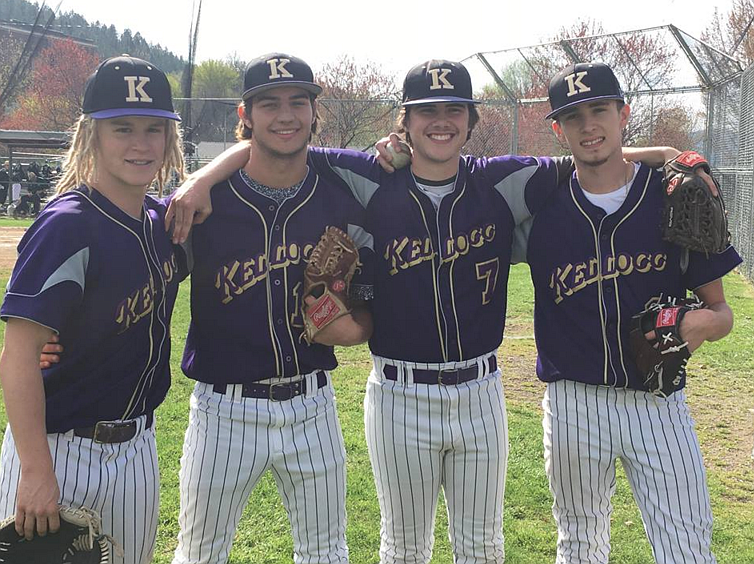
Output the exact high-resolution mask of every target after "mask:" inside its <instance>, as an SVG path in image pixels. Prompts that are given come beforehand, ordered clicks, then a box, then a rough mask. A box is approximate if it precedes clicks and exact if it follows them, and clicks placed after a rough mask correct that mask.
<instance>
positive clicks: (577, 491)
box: [542, 380, 716, 564]
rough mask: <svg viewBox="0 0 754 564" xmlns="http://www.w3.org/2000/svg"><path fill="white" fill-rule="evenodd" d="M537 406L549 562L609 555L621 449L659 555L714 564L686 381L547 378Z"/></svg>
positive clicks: (660, 563) (595, 561)
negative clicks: (552, 537)
mask: <svg viewBox="0 0 754 564" xmlns="http://www.w3.org/2000/svg"><path fill="white" fill-rule="evenodd" d="M542 407H543V408H544V419H543V427H544V447H545V469H546V471H547V476H548V478H549V480H550V491H551V492H552V495H553V498H554V503H553V510H552V511H553V515H554V516H555V520H556V522H557V524H558V548H557V559H556V561H555V562H556V564H587V563H588V564H607V562H608V558H609V554H610V515H611V513H612V503H611V501H610V500H611V497H612V495H613V493H614V492H615V461H616V459H618V458H620V459H621V461H622V462H623V468H624V469H625V472H626V476H627V478H628V481H629V484H630V486H631V490H632V491H633V494H634V499H636V502H637V504H638V505H639V509H640V511H641V516H642V520H643V522H644V529H645V531H646V533H647V537H648V538H649V542H650V544H651V545H652V552H653V554H654V558H655V561H656V562H657V564H691V563H694V564H715V562H716V560H715V557H714V556H713V554H712V552H711V550H710V541H711V537H712V511H711V509H710V498H709V492H708V490H707V479H706V473H705V470H704V463H703V461H702V454H701V451H700V449H699V440H698V438H697V436H696V432H695V431H694V422H693V420H692V418H691V415H690V413H689V409H688V405H687V404H686V395H685V393H684V391H683V390H681V391H678V392H676V393H674V394H673V395H671V396H670V397H669V398H667V399H663V398H657V397H655V396H653V395H652V394H650V393H647V392H639V391H635V390H623V389H615V388H611V387H607V386H594V385H589V384H581V383H578V382H572V381H568V380H561V381H558V382H554V383H549V384H547V390H546V392H545V397H544V400H543V401H542Z"/></svg>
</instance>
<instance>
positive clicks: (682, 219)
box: [663, 151, 730, 254]
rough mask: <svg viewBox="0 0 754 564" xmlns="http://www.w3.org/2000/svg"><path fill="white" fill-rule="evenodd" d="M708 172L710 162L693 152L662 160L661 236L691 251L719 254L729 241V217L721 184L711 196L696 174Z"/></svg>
mask: <svg viewBox="0 0 754 564" xmlns="http://www.w3.org/2000/svg"><path fill="white" fill-rule="evenodd" d="M700 168H701V169H702V170H704V171H705V172H706V173H707V174H710V168H709V163H707V161H706V160H705V159H704V157H702V156H701V155H699V154H698V153H694V152H693V151H685V152H683V153H681V154H680V155H678V156H677V157H676V158H674V159H671V160H669V161H668V162H667V163H665V167H664V173H665V177H664V179H663V186H664V188H665V208H664V213H663V224H664V225H663V231H664V232H663V238H664V239H665V240H666V241H669V242H671V243H675V244H676V245H680V246H681V247H684V248H686V249H690V250H692V251H700V252H703V253H706V254H709V253H720V252H722V251H724V250H725V248H726V247H727V246H728V245H729V244H730V233H729V232H728V220H727V216H726V213H725V203H724V202H723V197H722V193H721V191H720V186H719V185H717V181H715V184H716V185H717V193H718V195H717V196H713V195H712V192H711V191H710V189H709V187H708V186H707V184H706V183H705V182H704V180H702V179H701V178H700V177H699V175H697V174H696V171H697V170H698V169H700Z"/></svg>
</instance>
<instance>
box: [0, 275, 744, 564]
mask: <svg viewBox="0 0 754 564" xmlns="http://www.w3.org/2000/svg"><path fill="white" fill-rule="evenodd" d="M0 276H1V277H3V278H7V276H8V273H7V272H6V273H0ZM725 285H726V294H727V297H728V300H729V302H730V304H731V306H732V307H733V309H734V311H735V314H736V325H735V328H734V330H733V333H732V334H731V335H730V336H729V337H728V338H727V339H725V340H723V341H721V342H718V343H708V344H706V345H705V346H704V347H703V348H702V350H701V351H700V352H699V353H698V354H696V355H695V356H694V357H693V358H692V362H691V363H690V369H689V372H690V374H691V377H690V384H689V402H690V403H691V406H692V413H693V414H694V416H695V418H696V420H697V428H698V432H699V435H700V438H701V441H702V448H703V450H704V454H705V458H706V462H707V468H708V477H709V483H710V489H711V493H712V501H713V511H714V514H715V531H714V537H713V538H714V549H715V551H716V554H717V557H718V560H719V562H720V564H751V563H752V562H754V464H753V463H752V460H751V458H750V453H751V450H752V440H753V436H754V433H753V432H752V428H753V426H752V415H751V408H752V406H754V355H753V354H752V352H753V351H754V290H753V289H752V287H751V286H750V285H749V284H748V283H746V282H745V281H744V279H743V278H742V277H740V276H738V275H737V274H733V275H730V276H728V277H727V278H726V280H725ZM2 286H3V287H4V286H5V283H4V280H3V284H2ZM188 290H189V286H188V284H187V283H186V284H184V285H183V287H182V288H181V295H180V296H179V300H178V305H177V307H176V311H175V315H174V317H173V328H172V334H173V336H174V351H173V358H172V363H173V374H174V380H173V387H172V389H171V391H170V395H169V396H168V399H167V401H166V402H165V403H164V404H163V405H162V407H161V408H160V409H159V411H158V413H157V425H158V449H159V457H160V467H161V473H162V485H161V496H162V498H161V514H160V527H159V531H158V544H157V549H156V557H155V563H157V564H165V563H168V562H170V560H171V557H172V551H173V549H174V548H175V544H176V541H175V539H176V533H177V526H178V525H177V521H178V466H179V458H180V453H181V446H182V441H183V432H184V429H185V427H186V424H187V420H188V396H189V394H190V392H191V389H192V382H191V381H189V380H188V379H187V378H185V377H184V376H183V375H182V374H181V373H180V368H179V359H180V353H181V351H182V347H183V340H184V338H185V335H186V329H187V326H188V320H189V308H188V294H189V292H188ZM509 311H510V315H509V319H508V333H507V334H508V336H509V337H516V338H510V339H508V340H507V341H506V343H505V345H504V347H503V348H502V349H501V351H500V359H501V364H502V365H503V370H504V380H505V386H506V395H507V401H508V412H509V418H510V419H509V425H510V442H511V456H510V463H509V466H508V482H507V489H506V504H505V523H504V528H505V537H506V553H507V562H510V563H512V564H545V563H547V562H553V561H554V555H555V539H556V534H555V524H554V521H553V519H552V515H551V513H550V505H551V499H550V493H549V490H548V488H547V480H546V477H545V473H544V464H543V458H542V425H541V415H540V407H539V401H540V399H541V395H542V390H543V387H542V385H541V384H540V383H539V382H538V381H537V380H536V377H535V376H534V373H533V366H534V355H535V350H534V343H533V341H532V340H531V339H530V336H531V335H532V333H533V329H532V290H531V284H530V282H529V276H528V270H527V269H526V267H523V266H519V267H515V268H513V269H512V273H511V281H510V291H509ZM1 331H2V328H0V332H1ZM338 352H339V354H338V356H339V359H340V363H341V365H340V368H338V369H337V370H336V371H335V373H334V385H335V388H336V391H337V394H338V408H339V412H340V418H341V423H342V427H343V433H344V435H345V443H346V448H347V451H348V499H347V504H348V540H349V546H350V550H351V561H352V562H353V563H354V564H367V563H376V562H378V555H377V551H378V546H379V521H380V516H379V508H378V505H377V499H376V494H375V490H374V484H373V480H372V474H371V469H370V465H369V459H368V456H367V450H366V444H365V441H364V431H363V408H362V401H363V397H364V387H365V382H366V378H367V375H368V372H369V367H370V360H369V355H368V351H367V349H366V347H365V346H360V347H354V348H350V349H341V350H339V351H338ZM574 354H577V351H574ZM250 362H252V360H250ZM0 419H1V420H2V421H3V422H4V421H5V417H4V411H2V412H1V413H0ZM249 501H250V503H249V504H248V506H247V508H246V511H245V513H244V517H243V520H242V522H241V525H240V528H239V530H238V533H237V535H236V540H235V544H234V548H233V552H232V554H231V559H230V562H232V563H237V564H238V563H289V562H291V560H292V559H291V553H292V543H291V538H290V531H289V525H288V521H287V518H286V515H285V512H284V510H283V508H282V505H281V503H280V499H279V496H278V494H277V490H276V489H275V485H274V482H273V481H272V479H271V477H270V476H267V477H265V478H264V479H263V480H262V482H261V483H260V484H259V486H258V487H257V488H256V490H255V491H254V492H253V493H252V495H251V498H250V500H249ZM614 505H615V512H614V516H613V533H612V541H613V552H612V557H611V563H614V564H647V563H650V562H652V558H651V554H650V550H649V545H648V543H647V541H646V539H645V536H644V530H643V527H642V524H641V519H640V517H639V512H638V510H637V509H636V507H635V504H634V502H633V500H632V497H631V492H630V490H629V488H628V485H627V483H626V481H625V477H624V476H623V474H622V473H621V472H619V476H618V488H617V492H616V495H615V499H614ZM446 524H447V518H446V515H445V509H444V506H441V507H440V508H439V510H438V517H437V529H436V542H435V553H434V557H433V560H432V562H433V563H434V564H449V563H451V562H452V556H451V553H450V549H449V544H448V540H447V528H446Z"/></svg>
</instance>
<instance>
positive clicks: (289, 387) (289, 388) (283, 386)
mask: <svg viewBox="0 0 754 564" xmlns="http://www.w3.org/2000/svg"><path fill="white" fill-rule="evenodd" d="M296 383H297V382H296ZM296 383H294V384H291V383H289V382H280V383H277V384H270V401H288V400H289V399H293V398H294V397H296V394H295V393H294V392H295V391H294V389H293V386H294V385H295V384H296ZM275 390H285V391H286V392H287V394H283V395H276V394H275Z"/></svg>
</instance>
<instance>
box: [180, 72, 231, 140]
mask: <svg viewBox="0 0 754 564" xmlns="http://www.w3.org/2000/svg"><path fill="white" fill-rule="evenodd" d="M237 64H238V61H237V60H236V59H232V58H230V59H227V60H225V61H220V60H213V59H210V60H207V61H203V62H201V63H200V64H198V65H197V66H196V68H195V69H194V80H193V92H192V96H193V97H194V98H231V99H233V100H238V99H240V97H241V85H242V83H241V75H240V73H239V72H238V69H237ZM191 111H192V117H193V120H192V123H193V130H194V131H193V139H194V141H195V142H199V141H200V140H202V141H222V140H224V139H226V138H227V139H233V131H234V129H235V124H236V121H237V115H236V103H235V102H227V101H221V100H199V101H195V102H193V103H192V104H191Z"/></svg>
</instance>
